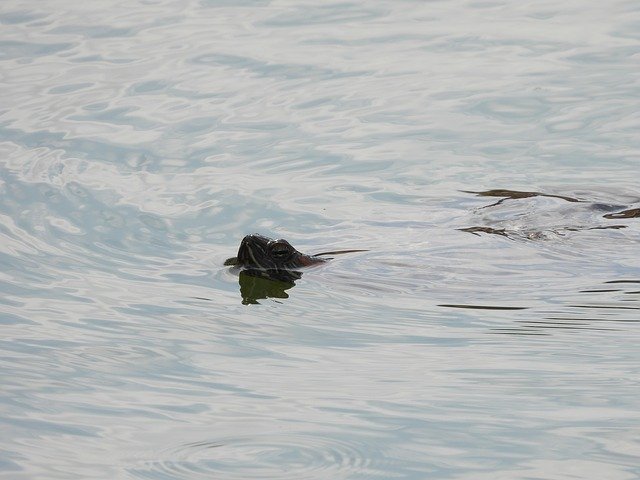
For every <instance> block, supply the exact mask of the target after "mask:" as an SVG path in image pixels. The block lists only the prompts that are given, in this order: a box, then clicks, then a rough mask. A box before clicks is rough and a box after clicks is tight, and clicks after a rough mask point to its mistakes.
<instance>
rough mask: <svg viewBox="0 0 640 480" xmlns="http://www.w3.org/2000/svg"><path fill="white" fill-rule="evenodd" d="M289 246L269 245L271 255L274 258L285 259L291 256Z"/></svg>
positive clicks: (282, 243) (283, 244)
mask: <svg viewBox="0 0 640 480" xmlns="http://www.w3.org/2000/svg"><path fill="white" fill-rule="evenodd" d="M291 250H292V248H291V245H289V244H287V243H284V242H276V243H274V244H273V245H271V255H273V256H274V257H276V258H286V257H288V256H289V255H291Z"/></svg>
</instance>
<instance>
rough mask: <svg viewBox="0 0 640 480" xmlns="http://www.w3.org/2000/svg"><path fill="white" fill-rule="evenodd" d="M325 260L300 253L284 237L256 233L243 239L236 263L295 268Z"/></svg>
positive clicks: (280, 268) (275, 268)
mask: <svg viewBox="0 0 640 480" xmlns="http://www.w3.org/2000/svg"><path fill="white" fill-rule="evenodd" d="M324 261H325V260H323V259H321V258H317V257H312V256H309V255H305V254H304V253H300V252H299V251H298V250H296V249H295V248H293V246H292V245H291V244H290V243H289V242H287V241H286V240H284V239H277V240H274V239H272V238H269V237H265V236H263V235H258V234H257V233H254V234H252V235H247V236H246V237H244V238H243V239H242V242H241V243H240V248H239V249H238V256H237V262H236V265H238V266H242V267H246V268H256V269H260V270H295V269H296V268H301V267H307V266H309V265H314V264H316V263H322V262H324Z"/></svg>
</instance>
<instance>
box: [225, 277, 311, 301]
mask: <svg viewBox="0 0 640 480" xmlns="http://www.w3.org/2000/svg"><path fill="white" fill-rule="evenodd" d="M301 276H302V273H300V272H291V271H289V272H285V271H272V272H269V271H265V270H251V269H248V270H242V271H241V272H240V273H239V274H238V283H239V284H240V296H241V297H242V303H243V304H244V305H249V304H252V303H254V304H255V303H259V302H258V300H261V299H266V298H289V295H287V293H286V290H289V289H290V288H292V287H293V286H294V285H295V283H294V280H297V279H299V278H300V277H301Z"/></svg>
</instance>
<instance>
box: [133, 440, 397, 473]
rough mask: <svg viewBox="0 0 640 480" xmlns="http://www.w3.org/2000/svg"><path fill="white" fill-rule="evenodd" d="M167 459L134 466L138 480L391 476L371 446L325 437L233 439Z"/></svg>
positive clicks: (171, 453) (170, 453)
mask: <svg viewBox="0 0 640 480" xmlns="http://www.w3.org/2000/svg"><path fill="white" fill-rule="evenodd" d="M159 456H160V457H162V458H166V459H165V460H159V461H155V462H150V463H149V464H148V466H147V467H145V468H144V469H143V468H135V469H132V470H131V473H132V474H133V475H134V476H135V477H137V478H158V476H170V477H171V478H176V479H178V478H212V476H224V478H228V479H233V478H238V479H240V478H242V479H245V478H248V477H250V478H264V479H273V478H278V479H287V478H291V479H300V478H329V477H330V478H344V477H347V476H350V475H353V474H356V475H366V476H367V478H376V477H382V478H389V477H388V473H389V472H388V464H389V463H391V460H389V459H386V458H385V455H384V452H382V451H380V450H378V449H377V448H376V445H371V443H370V442H362V441H357V440H356V439H351V438H349V437H347V438H343V437H338V438H336V437H329V436H326V435H323V434H320V433H315V432H314V433H291V434H287V433H280V434H259V435H254V436H228V437H221V438H216V439H215V440H206V441H198V442H193V443H188V444H185V445H181V446H178V447H176V448H174V449H171V450H167V451H163V452H160V455H159Z"/></svg>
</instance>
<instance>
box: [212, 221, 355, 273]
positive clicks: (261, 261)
mask: <svg viewBox="0 0 640 480" xmlns="http://www.w3.org/2000/svg"><path fill="white" fill-rule="evenodd" d="M363 251H366V250H340V251H333V252H322V253H316V254H314V255H307V254H304V253H301V252H299V251H298V250H296V249H295V248H294V247H293V246H292V245H291V244H290V243H289V242H288V241H286V240H285V239H283V238H279V239H273V238H269V237H266V236H264V235H260V234H258V233H254V234H251V235H246V236H245V237H244V238H243V239H242V241H241V242H240V248H239V249H238V254H237V256H235V257H231V258H229V259H227V260H226V261H225V262H224V264H225V265H227V266H232V267H234V268H235V269H236V270H238V271H242V272H244V273H245V274H249V275H253V276H256V277H263V278H268V279H273V280H279V281H284V282H292V281H293V280H297V279H299V278H300V277H301V276H302V273H301V272H300V271H299V270H300V269H301V268H305V267H310V266H313V265H318V264H321V263H325V262H327V261H328V260H331V258H330V257H328V258H322V257H323V256H326V255H337V254H341V253H351V252H363Z"/></svg>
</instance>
